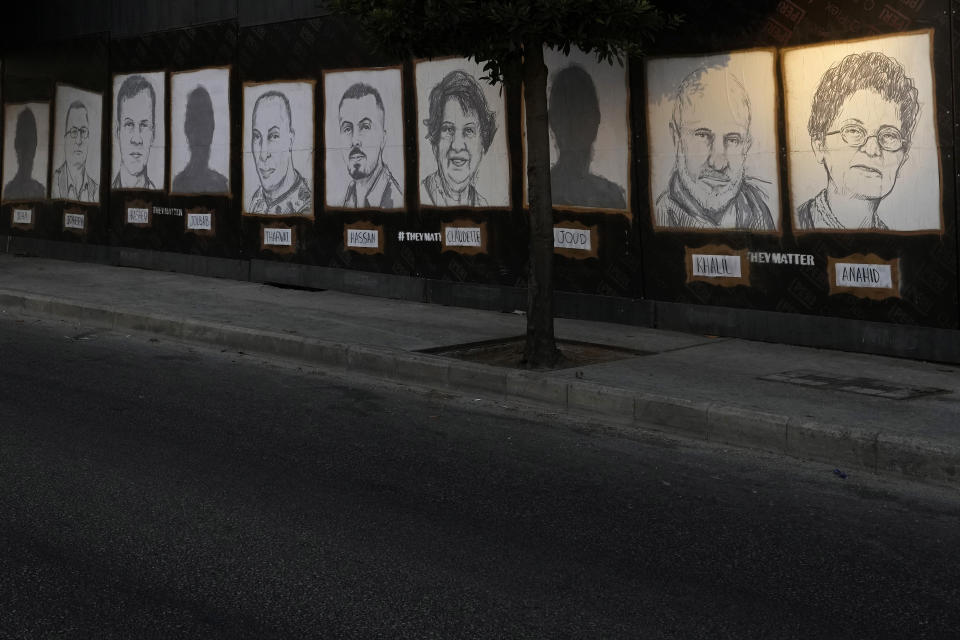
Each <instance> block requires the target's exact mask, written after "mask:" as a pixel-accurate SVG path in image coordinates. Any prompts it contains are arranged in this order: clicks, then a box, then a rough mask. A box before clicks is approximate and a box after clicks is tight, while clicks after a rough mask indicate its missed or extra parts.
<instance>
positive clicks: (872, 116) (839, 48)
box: [783, 32, 941, 232]
mask: <svg viewBox="0 0 960 640" xmlns="http://www.w3.org/2000/svg"><path fill="white" fill-rule="evenodd" d="M931 39H932V33H930V32H924V33H914V34H908V35H900V36H890V37H883V38H875V39H870V40H861V41H855V42H848V43H834V44H827V45H819V46H810V47H800V48H796V49H791V50H788V51H787V52H785V54H784V58H783V68H784V82H785V85H786V87H787V104H786V106H787V131H788V132H789V141H790V144H789V147H788V149H789V152H790V193H791V200H792V203H793V207H794V211H793V215H794V220H793V222H794V228H795V229H796V231H798V232H804V231H832V232H837V231H902V232H917V231H924V230H939V229H940V228H941V212H940V171H939V159H938V157H937V145H936V132H935V129H934V119H935V113H936V112H935V109H934V96H933V81H932V69H931V62H930V47H931Z"/></svg>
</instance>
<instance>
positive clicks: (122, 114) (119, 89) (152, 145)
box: [110, 71, 167, 191]
mask: <svg viewBox="0 0 960 640" xmlns="http://www.w3.org/2000/svg"><path fill="white" fill-rule="evenodd" d="M166 104H167V103H166V80H165V76H164V72H163V71H155V72H152V73H132V74H128V75H116V76H114V77H113V119H112V122H111V128H112V129H113V163H112V170H111V173H112V175H113V179H112V182H111V183H110V188H111V189H143V190H146V191H162V190H163V186H164V184H165V181H166V166H167V159H166V144H167V142H166V140H167V130H166Z"/></svg>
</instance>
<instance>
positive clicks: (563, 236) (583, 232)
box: [553, 227, 593, 251]
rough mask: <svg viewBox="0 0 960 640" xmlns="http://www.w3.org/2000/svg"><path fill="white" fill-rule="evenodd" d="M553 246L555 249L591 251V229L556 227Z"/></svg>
mask: <svg viewBox="0 0 960 640" xmlns="http://www.w3.org/2000/svg"><path fill="white" fill-rule="evenodd" d="M553 246H554V248H555V249H574V250H579V251H590V250H591V249H592V248H593V242H591V238H590V230H589V229H574V228H571V227H554V228H553Z"/></svg>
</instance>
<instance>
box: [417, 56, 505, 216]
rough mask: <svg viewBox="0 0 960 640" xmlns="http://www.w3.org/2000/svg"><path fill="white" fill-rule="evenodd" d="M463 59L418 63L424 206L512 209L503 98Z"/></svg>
mask: <svg viewBox="0 0 960 640" xmlns="http://www.w3.org/2000/svg"><path fill="white" fill-rule="evenodd" d="M483 75H484V71H483V69H482V68H481V67H480V66H479V65H477V64H476V63H474V62H470V61H468V60H466V59H462V58H451V59H447V60H432V61H429V62H419V63H417V65H416V84H417V120H418V124H419V125H420V128H421V131H420V135H418V138H420V145H419V149H420V162H419V165H420V204H422V205H426V206H434V207H476V208H479V207H508V206H510V176H509V158H508V155H507V147H506V123H505V116H504V101H503V95H502V94H501V93H500V91H499V88H498V87H491V86H490V85H489V84H487V83H486V82H484V81H483V80H480V78H481V77H482V76H483Z"/></svg>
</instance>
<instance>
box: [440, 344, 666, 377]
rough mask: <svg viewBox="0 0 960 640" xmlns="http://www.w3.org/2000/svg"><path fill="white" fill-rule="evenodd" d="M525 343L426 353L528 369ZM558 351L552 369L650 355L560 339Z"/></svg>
mask: <svg viewBox="0 0 960 640" xmlns="http://www.w3.org/2000/svg"><path fill="white" fill-rule="evenodd" d="M525 340H526V338H525V337H524V336H518V337H515V338H504V339H499V340H485V341H483V342H471V343H468V344H460V345H452V346H448V347H437V348H434V349H426V350H424V351H423V353H430V354H433V355H440V356H446V357H449V358H456V359H458V360H465V361H467V362H477V363H480V364H487V365H491V366H494V367H507V368H510V369H526V368H527V367H526V363H525V362H524V361H523V348H524V344H525ZM557 348H558V349H559V350H560V353H561V357H560V358H559V359H558V361H557V364H556V365H555V366H554V367H552V369H569V368H571V367H583V366H588V365H592V364H602V363H604V362H613V361H614V360H623V359H624V358H633V357H636V356H645V355H649V353H648V352H646V351H636V350H633V349H624V348H621V347H613V346H609V345H603V344H594V343H591V342H578V341H575V340H557Z"/></svg>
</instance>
